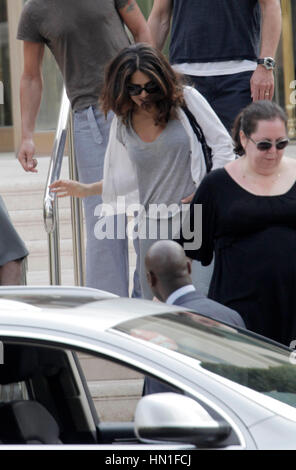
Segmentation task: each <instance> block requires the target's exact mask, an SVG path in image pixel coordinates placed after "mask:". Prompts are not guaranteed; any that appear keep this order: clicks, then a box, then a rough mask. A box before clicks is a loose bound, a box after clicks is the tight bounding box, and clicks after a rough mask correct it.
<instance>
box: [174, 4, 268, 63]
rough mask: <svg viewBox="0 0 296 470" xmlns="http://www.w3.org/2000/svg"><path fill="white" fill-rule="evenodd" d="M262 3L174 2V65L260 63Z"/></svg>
mask: <svg viewBox="0 0 296 470" xmlns="http://www.w3.org/2000/svg"><path fill="white" fill-rule="evenodd" d="M260 16H261V15H260V6H259V2H258V0H174V3H173V19H172V32H171V45H170V62H171V63H172V64H178V63H179V64H180V63H182V62H218V61H225V60H240V59H249V60H256V59H257V57H258V54H259V43H260Z"/></svg>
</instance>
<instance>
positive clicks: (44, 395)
mask: <svg viewBox="0 0 296 470" xmlns="http://www.w3.org/2000/svg"><path fill="white" fill-rule="evenodd" d="M0 340H1V343H0V362H1V359H2V362H3V364H2V365H0V449H1V448H2V449H4V448H5V449H7V448H22V447H24V446H25V447H26V448H32V449H34V448H36V446H37V447H38V446H39V447H40V445H41V444H42V445H43V446H44V448H49V449H51V448H57V447H58V448H61V446H63V448H73V446H74V448H78V447H79V448H89V446H91V448H94V449H105V450H106V449H113V450H114V449H115V448H116V449H120V448H124V449H171V450H182V449H183V450H184V449H199V448H207V449H238V450H239V449H295V448H296V442H295V438H294V433H295V431H296V410H295V405H296V369H295V365H294V363H295V361H294V360H293V351H291V350H289V349H288V348H285V347H282V346H281V345H279V344H276V343H274V342H272V341H268V340H267V339H265V338H262V337H260V336H258V335H255V334H252V333H250V332H247V331H246V330H240V329H236V328H234V327H232V326H230V325H227V324H223V323H221V322H217V321H215V320H212V319H209V318H207V317H205V316H203V315H200V314H198V313H195V312H192V311H189V310H186V309H182V308H179V307H174V306H168V305H166V304H162V303H160V302H151V301H145V300H137V299H127V298H119V297H116V296H113V295H112V294H108V293H106V292H101V291H98V290H94V289H87V288H78V287H69V288H65V287H2V288H0ZM85 354H86V355H87V357H88V358H94V359H95V358H99V359H100V358H101V359H103V360H104V361H106V360H107V361H108V362H107V363H108V364H110V367H111V366H112V364H119V365H122V366H125V367H127V368H128V370H132V371H137V372H138V373H140V374H142V376H143V377H148V381H152V383H153V381H154V382H155V383H158V384H160V385H161V387H162V388H163V393H157V394H147V395H145V396H142V397H141V396H139V397H138V403H137V406H136V408H135V413H134V416H133V417H132V419H131V420H129V421H128V422H123V421H121V422H110V421H109V422H108V421H107V422H106V421H103V422H102V421H100V420H99V418H98V413H97V411H96V408H95V406H94V402H93V399H92V397H91V393H90V391H89V388H88V385H87V380H86V379H85V376H84V373H83V368H82V366H81V363H80V359H81V357H84V356H85ZM140 395H141V394H140ZM123 406H124V405H123Z"/></svg>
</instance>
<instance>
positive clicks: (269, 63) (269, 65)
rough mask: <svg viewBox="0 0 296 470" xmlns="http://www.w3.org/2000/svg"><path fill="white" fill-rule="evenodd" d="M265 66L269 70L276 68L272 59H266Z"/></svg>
mask: <svg viewBox="0 0 296 470" xmlns="http://www.w3.org/2000/svg"><path fill="white" fill-rule="evenodd" d="M264 66H265V67H266V68H267V69H273V68H274V66H275V61H274V60H273V59H272V57H265V59H264Z"/></svg>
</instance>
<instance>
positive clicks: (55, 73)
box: [0, 0, 296, 155]
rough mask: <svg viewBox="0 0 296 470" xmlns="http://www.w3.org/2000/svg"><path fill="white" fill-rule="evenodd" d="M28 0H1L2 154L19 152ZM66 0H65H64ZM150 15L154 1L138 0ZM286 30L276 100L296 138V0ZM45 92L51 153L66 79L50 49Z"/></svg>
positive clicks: (286, 1)
mask: <svg viewBox="0 0 296 470" xmlns="http://www.w3.org/2000/svg"><path fill="white" fill-rule="evenodd" d="M25 1H26V0H0V154H1V153H3V152H16V151H17V148H18V146H19V142H20V135H21V122H20V103H19V83H20V77H21V72H22V68H23V57H22V43H21V41H17V39H16V33H17V25H18V20H19V17H20V14H21V11H22V7H23V5H24V3H25ZM61 1H62V0H61ZM138 3H139V5H140V7H141V9H142V11H143V13H144V15H145V16H146V17H147V16H148V14H149V11H150V9H151V7H152V4H153V0H138ZM281 5H282V14H283V31H282V38H281V43H280V45H279V48H278V53H277V57H276V59H277V68H276V72H275V74H276V91H275V100H276V101H277V102H278V103H279V104H280V105H281V106H283V107H284V108H285V109H286V111H287V113H288V116H289V136H290V138H296V120H295V106H296V73H295V63H296V31H295V26H294V25H295V24H296V2H295V1H294V0H281ZM43 72H44V73H43V76H44V93H43V99H42V104H41V108H40V112H39V116H38V121H37V127H36V137H35V141H36V146H37V153H38V154H40V155H42V154H49V153H50V150H51V147H52V143H53V139H54V132H55V127H56V123H57V117H58V110H59V104H60V99H61V91H62V78H61V75H60V72H59V70H58V69H57V67H56V65H55V61H54V60H53V58H52V57H51V54H50V52H49V51H48V50H46V53H45V60H44V64H43Z"/></svg>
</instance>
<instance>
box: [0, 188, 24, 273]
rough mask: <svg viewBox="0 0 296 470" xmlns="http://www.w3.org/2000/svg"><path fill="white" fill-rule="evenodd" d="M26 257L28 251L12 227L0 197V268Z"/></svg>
mask: <svg viewBox="0 0 296 470" xmlns="http://www.w3.org/2000/svg"><path fill="white" fill-rule="evenodd" d="M27 255H28V250H27V249H26V247H25V244H24V242H23V241H22V239H21V238H20V237H19V235H18V233H17V232H16V230H15V228H14V226H13V225H12V223H11V220H10V217H9V215H8V212H7V209H6V207H5V204H4V201H3V199H2V197H1V196H0V266H3V265H4V264H6V263H8V262H9V261H15V260H17V259H21V258H24V257H25V256H27Z"/></svg>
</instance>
